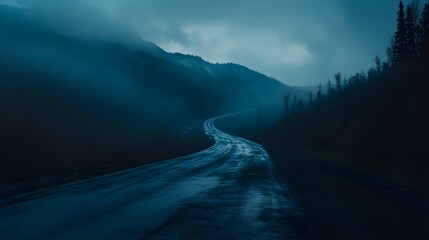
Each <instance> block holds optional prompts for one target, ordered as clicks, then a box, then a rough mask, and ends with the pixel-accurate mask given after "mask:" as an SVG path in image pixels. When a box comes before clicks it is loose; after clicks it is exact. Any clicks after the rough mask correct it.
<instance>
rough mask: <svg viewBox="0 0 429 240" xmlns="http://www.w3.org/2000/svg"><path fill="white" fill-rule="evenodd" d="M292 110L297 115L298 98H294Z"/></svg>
mask: <svg viewBox="0 0 429 240" xmlns="http://www.w3.org/2000/svg"><path fill="white" fill-rule="evenodd" d="M291 110H292V113H296V112H297V110H298V98H297V97H296V96H293V99H292V106H291Z"/></svg>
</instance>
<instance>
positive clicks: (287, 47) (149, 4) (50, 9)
mask: <svg viewBox="0 0 429 240" xmlns="http://www.w3.org/2000/svg"><path fill="white" fill-rule="evenodd" d="M0 2H1V1H0ZM3 2H5V1H3ZM7 2H8V3H9V4H14V5H20V6H22V7H28V8H30V9H34V10H37V11H38V12H39V14H40V16H42V17H45V18H46V19H47V20H50V21H52V22H54V23H55V24H57V25H58V26H59V27H62V28H64V29H67V31H75V33H76V34H81V35H88V36H91V35H92V36H100V37H101V36H103V37H109V38H114V39H119V40H121V39H122V40H124V39H134V40H135V39H136V38H138V37H141V38H143V39H145V40H148V41H152V42H154V43H156V44H158V45H160V46H161V47H162V48H164V49H166V50H167V51H172V52H183V53H188V54H193V55H199V56H202V57H203V58H205V59H206V60H208V61H211V62H236V63H239V64H242V65H246V66H248V67H249V68H252V69H255V70H257V71H260V72H263V73H265V74H267V75H270V76H272V77H275V78H277V79H279V80H281V81H283V82H285V83H288V84H291V85H315V84H318V83H320V82H322V83H323V82H326V81H327V80H328V78H332V77H331V76H332V75H333V73H334V72H335V71H342V72H344V73H345V74H348V75H350V74H353V73H355V72H358V71H360V70H362V69H365V70H367V69H368V68H369V67H370V66H372V65H373V59H374V56H375V54H378V55H381V56H384V50H385V47H386V45H387V44H388V43H389V39H390V37H391V35H392V34H393V32H394V28H395V18H396V17H395V14H396V8H397V4H398V3H397V1H392V0H379V1H371V0H361V1H354V0H342V1H340V0H326V1H314V0H313V1H312V0H265V1H248V0H218V1H212V0H181V1H173V0H123V1H115V0H92V1H83V0H56V1H55V0H20V1H14V0H7ZM106 22H107V23H106Z"/></svg>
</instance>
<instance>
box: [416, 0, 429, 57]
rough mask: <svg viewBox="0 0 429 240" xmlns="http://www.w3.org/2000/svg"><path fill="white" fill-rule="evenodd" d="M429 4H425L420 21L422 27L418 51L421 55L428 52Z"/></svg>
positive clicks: (420, 28)
mask: <svg viewBox="0 0 429 240" xmlns="http://www.w3.org/2000/svg"><path fill="white" fill-rule="evenodd" d="M428 39H429V2H428V3H426V4H425V6H424V8H423V12H422V16H421V19H420V27H419V34H418V51H419V53H420V54H422V53H423V51H427V50H428V49H427V48H428V45H429V40H428Z"/></svg>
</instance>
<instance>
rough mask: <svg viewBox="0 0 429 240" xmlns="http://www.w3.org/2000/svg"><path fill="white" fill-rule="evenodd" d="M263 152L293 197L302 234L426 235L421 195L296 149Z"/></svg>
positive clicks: (427, 206)
mask: <svg viewBox="0 0 429 240" xmlns="http://www.w3.org/2000/svg"><path fill="white" fill-rule="evenodd" d="M268 153H269V154H270V155H271V157H272V158H273V161H274V169H275V172H276V174H277V175H278V176H280V178H281V179H282V180H283V181H285V182H287V183H288V186H289V187H290V189H291V191H292V192H293V193H294V195H295V196H297V198H298V200H297V202H298V205H299V206H300V209H301V212H302V216H303V217H302V222H300V223H299V226H298V227H297V233H298V234H299V235H300V236H302V237H303V238H304V239H332V240H333V239H390V240H392V239H422V240H423V239H429V201H428V198H427V196H426V197H425V196H422V195H421V194H418V193H415V192H413V191H411V190H407V189H405V188H401V187H399V186H396V185H394V184H392V183H388V182H387V181H385V180H383V179H381V177H379V176H377V175H374V174H370V173H367V172H362V171H358V170H353V169H348V168H346V167H344V166H338V165H336V164H333V163H328V162H325V161H321V160H317V159H314V157H310V156H306V155H304V154H302V153H298V152H297V151H293V150H288V149H284V148H277V147H269V148H268Z"/></svg>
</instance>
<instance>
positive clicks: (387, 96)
mask: <svg viewBox="0 0 429 240" xmlns="http://www.w3.org/2000/svg"><path fill="white" fill-rule="evenodd" d="M413 11H414V10H413V8H412V6H410V5H409V6H407V7H406V8H405V7H404V5H403V3H402V1H401V2H400V5H399V11H398V23H397V31H396V33H395V37H394V42H393V46H390V47H389V48H388V51H387V52H388V54H391V56H388V61H387V62H385V63H381V61H380V59H379V58H378V57H376V59H375V65H376V66H375V68H371V69H370V70H369V71H368V72H367V73H366V74H365V73H358V74H356V75H354V76H352V77H350V78H348V79H342V76H341V73H336V74H335V76H334V77H335V83H336V84H335V88H333V89H329V90H328V91H325V92H322V91H321V90H320V89H319V90H318V91H317V94H316V99H315V100H313V99H312V97H311V96H310V99H309V101H308V104H307V106H306V108H305V110H303V111H295V112H294V113H293V114H286V117H285V118H284V119H283V120H282V121H281V122H279V123H278V124H277V125H276V126H274V127H273V128H272V129H271V130H270V131H269V133H267V134H265V135H264V139H265V141H270V142H272V143H277V144H282V145H288V146H296V147H298V148H301V149H307V150H309V149H311V151H312V152H317V153H318V154H321V155H324V156H327V158H329V159H331V160H335V161H340V162H347V163H350V164H353V165H358V166H361V167H370V168H372V169H377V170H378V171H381V172H383V173H385V174H386V175H388V176H390V177H392V178H394V179H401V180H400V181H407V182H408V183H409V184H414V185H415V186H418V187H419V188H420V189H425V187H427V184H428V183H429V177H428V175H427V171H428V169H429V161H427V151H428V149H429V138H428V137H427V136H428V133H429V124H428V123H429V107H428V106H429V98H428V92H429V81H428V80H429V71H428V66H429V61H428V59H429V51H428V43H429V38H428V29H429V28H428V3H426V4H425V6H424V10H423V13H422V15H421V18H420V19H419V20H415V19H413V17H414V16H416V15H418V14H416V13H415V12H413ZM416 29H417V30H416ZM392 49H393V52H392ZM389 57H390V58H389ZM289 109H290V103H288V102H286V113H288V112H289Z"/></svg>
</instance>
